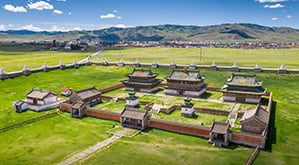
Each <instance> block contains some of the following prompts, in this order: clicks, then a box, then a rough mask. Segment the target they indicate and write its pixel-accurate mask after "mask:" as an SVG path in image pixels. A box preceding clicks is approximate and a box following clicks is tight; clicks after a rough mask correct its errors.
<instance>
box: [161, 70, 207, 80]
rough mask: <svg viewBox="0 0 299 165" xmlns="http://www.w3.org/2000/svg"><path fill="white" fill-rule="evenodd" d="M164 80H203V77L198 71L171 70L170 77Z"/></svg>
mask: <svg viewBox="0 0 299 165" xmlns="http://www.w3.org/2000/svg"><path fill="white" fill-rule="evenodd" d="M166 78H167V79H171V80H187V81H198V80H203V77H201V76H200V74H199V71H190V70H172V72H171V74H170V76H168V77H166Z"/></svg>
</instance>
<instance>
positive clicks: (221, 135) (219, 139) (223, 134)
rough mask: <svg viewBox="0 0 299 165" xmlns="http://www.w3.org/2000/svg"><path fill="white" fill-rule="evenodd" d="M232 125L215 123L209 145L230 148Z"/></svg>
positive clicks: (211, 130)
mask: <svg viewBox="0 0 299 165" xmlns="http://www.w3.org/2000/svg"><path fill="white" fill-rule="evenodd" d="M229 132H230V125H229V123H228V122H220V121H215V120H214V121H213V124H212V127H211V129H210V138H209V143H213V145H215V146H219V147H221V146H228V144H229Z"/></svg>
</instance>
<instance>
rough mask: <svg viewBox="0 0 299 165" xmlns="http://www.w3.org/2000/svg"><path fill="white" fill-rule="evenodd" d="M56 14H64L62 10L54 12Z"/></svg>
mask: <svg viewBox="0 0 299 165" xmlns="http://www.w3.org/2000/svg"><path fill="white" fill-rule="evenodd" d="M53 13H54V14H63V12H62V11H61V10H53Z"/></svg>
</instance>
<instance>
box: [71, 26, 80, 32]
mask: <svg viewBox="0 0 299 165" xmlns="http://www.w3.org/2000/svg"><path fill="white" fill-rule="evenodd" d="M71 30H77V31H80V30H82V28H81V27H74V28H73V29H71Z"/></svg>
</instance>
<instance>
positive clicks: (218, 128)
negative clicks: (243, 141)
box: [211, 121, 230, 134]
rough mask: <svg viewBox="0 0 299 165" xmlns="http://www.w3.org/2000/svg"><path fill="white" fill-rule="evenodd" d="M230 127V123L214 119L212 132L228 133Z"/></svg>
mask: <svg viewBox="0 0 299 165" xmlns="http://www.w3.org/2000/svg"><path fill="white" fill-rule="evenodd" d="M229 128H230V125H229V123H225V122H220V121H213V124H212V127H211V132H212V133H218V134H227V132H228V130H229Z"/></svg>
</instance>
